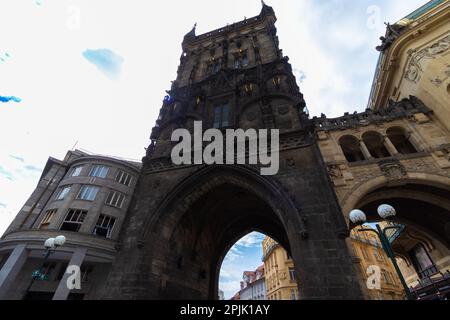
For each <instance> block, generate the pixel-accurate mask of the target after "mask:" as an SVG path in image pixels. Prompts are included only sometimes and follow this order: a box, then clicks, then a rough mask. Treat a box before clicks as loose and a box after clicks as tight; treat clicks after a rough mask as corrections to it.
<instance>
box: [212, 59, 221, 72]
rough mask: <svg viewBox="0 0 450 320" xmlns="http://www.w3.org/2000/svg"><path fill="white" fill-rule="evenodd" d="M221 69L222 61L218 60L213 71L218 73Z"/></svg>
mask: <svg viewBox="0 0 450 320" xmlns="http://www.w3.org/2000/svg"><path fill="white" fill-rule="evenodd" d="M219 71H220V61H216V62H214V64H213V73H217V72H219Z"/></svg>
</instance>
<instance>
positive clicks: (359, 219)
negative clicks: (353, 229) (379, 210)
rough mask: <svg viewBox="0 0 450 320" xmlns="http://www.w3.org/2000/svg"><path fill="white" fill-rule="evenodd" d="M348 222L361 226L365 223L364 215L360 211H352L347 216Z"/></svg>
mask: <svg viewBox="0 0 450 320" xmlns="http://www.w3.org/2000/svg"><path fill="white" fill-rule="evenodd" d="M349 218H350V221H351V222H353V223H354V224H363V223H365V222H366V221H367V217H366V214H365V213H364V212H362V211H361V210H358V209H355V210H352V211H351V212H350V214H349Z"/></svg>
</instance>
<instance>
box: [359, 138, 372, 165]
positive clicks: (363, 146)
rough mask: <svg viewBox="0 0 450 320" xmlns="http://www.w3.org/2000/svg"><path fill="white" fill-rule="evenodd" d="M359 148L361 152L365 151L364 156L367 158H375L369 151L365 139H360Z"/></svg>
mask: <svg viewBox="0 0 450 320" xmlns="http://www.w3.org/2000/svg"><path fill="white" fill-rule="evenodd" d="M359 148H360V149H361V152H362V153H363V155H364V157H365V158H366V160H371V159H373V157H372V155H371V154H370V152H369V149H367V146H366V144H365V143H364V141H362V140H359Z"/></svg>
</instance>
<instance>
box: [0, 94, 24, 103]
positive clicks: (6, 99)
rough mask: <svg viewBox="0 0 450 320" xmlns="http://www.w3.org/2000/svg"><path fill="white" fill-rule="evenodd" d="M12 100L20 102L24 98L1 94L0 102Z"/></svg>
mask: <svg viewBox="0 0 450 320" xmlns="http://www.w3.org/2000/svg"><path fill="white" fill-rule="evenodd" d="M10 101H12V102H17V103H19V102H20V101H22V100H21V99H20V98H17V97H14V96H10V97H9V96H0V102H3V103H7V102H10Z"/></svg>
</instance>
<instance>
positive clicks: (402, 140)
mask: <svg viewBox="0 0 450 320" xmlns="http://www.w3.org/2000/svg"><path fill="white" fill-rule="evenodd" d="M386 133H387V136H388V138H389V140H391V142H392V144H393V145H394V146H395V148H396V149H397V151H398V152H399V153H401V154H411V153H416V152H417V150H416V148H414V146H413V145H412V143H411V142H410V141H409V139H408V138H407V136H406V133H405V130H404V129H403V128H401V127H392V128H389V129H388V130H387V131H386Z"/></svg>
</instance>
